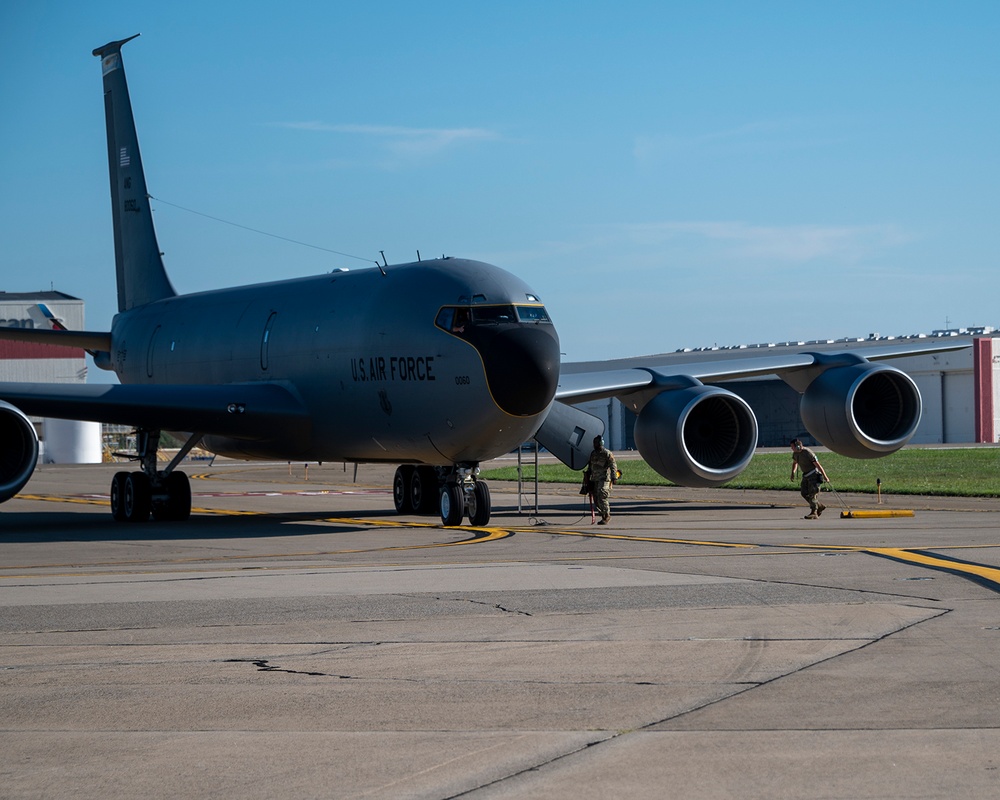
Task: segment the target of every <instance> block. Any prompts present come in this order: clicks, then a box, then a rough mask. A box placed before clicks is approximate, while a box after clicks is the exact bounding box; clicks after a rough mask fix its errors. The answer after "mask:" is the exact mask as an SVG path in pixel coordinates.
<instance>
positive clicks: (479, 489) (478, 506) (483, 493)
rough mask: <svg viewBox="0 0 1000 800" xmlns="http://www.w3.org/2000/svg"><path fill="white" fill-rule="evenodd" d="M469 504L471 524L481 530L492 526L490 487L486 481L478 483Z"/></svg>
mask: <svg viewBox="0 0 1000 800" xmlns="http://www.w3.org/2000/svg"><path fill="white" fill-rule="evenodd" d="M471 499H472V502H471V503H469V524H471V525H472V526H473V527H474V528H481V527H483V526H484V525H489V524H490V512H491V511H492V509H491V508H490V487H489V486H488V485H487V484H486V483H485V482H484V481H476V483H475V486H474V487H473V491H472V498H471Z"/></svg>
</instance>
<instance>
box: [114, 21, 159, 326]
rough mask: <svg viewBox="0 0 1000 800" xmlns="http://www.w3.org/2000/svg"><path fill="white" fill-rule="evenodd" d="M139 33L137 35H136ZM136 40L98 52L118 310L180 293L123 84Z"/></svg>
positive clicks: (129, 39) (125, 40) (115, 43)
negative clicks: (164, 253) (161, 241)
mask: <svg viewBox="0 0 1000 800" xmlns="http://www.w3.org/2000/svg"><path fill="white" fill-rule="evenodd" d="M138 35H139V34H136V36H138ZM134 38H135V36H131V37H129V38H128V39H122V40H121V41H120V42H108V43H107V44H106V45H104V46H103V47H98V48H97V49H96V50H94V55H95V56H98V57H99V58H100V59H101V70H102V71H103V73H104V114H105V119H106V122H107V128H108V169H109V172H110V175H111V214H112V217H113V218H114V223H115V269H116V271H117V276H118V310H119V311H127V310H128V309H130V308H133V307H134V306H140V305H143V304H144V303H151V302H152V301H154V300H160V299H162V298H164V297H173V296H174V295H175V294H176V292H175V291H174V288H173V286H171V285H170V279H169V278H168V277H167V273H166V270H165V269H164V268H163V259H162V258H161V257H160V247H159V245H158V244H157V242H156V231H155V230H154V229H153V216H152V213H151V210H150V207H149V195H148V193H147V192H146V176H145V174H144V173H143V171H142V159H141V158H140V157H139V138H138V136H137V135H136V132H135V119H134V118H133V116H132V103H131V101H130V100H129V96H128V84H127V83H126V82H125V67H124V65H123V64H122V55H121V47H122V45H123V44H125V43H126V42H130V41H132V39H134Z"/></svg>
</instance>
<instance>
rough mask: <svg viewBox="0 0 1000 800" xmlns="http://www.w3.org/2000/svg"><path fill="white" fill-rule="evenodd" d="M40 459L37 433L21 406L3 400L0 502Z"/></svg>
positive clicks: (15, 490)
mask: <svg viewBox="0 0 1000 800" xmlns="http://www.w3.org/2000/svg"><path fill="white" fill-rule="evenodd" d="M37 461H38V434H36V433H35V426H34V425H32V424H31V420H29V419H28V418H27V417H26V416H25V415H24V413H22V411H21V410H20V409H19V408H15V407H14V406H12V405H10V403H5V402H4V401H3V400H0V503H2V502H4V501H6V500H10V498H12V497H13V496H14V495H16V494H17V493H18V492H19V491H21V488H22V487H23V486H24V484H26V483H27V482H28V478H30V477H31V473H32V472H34V471H35V464H36V463H37Z"/></svg>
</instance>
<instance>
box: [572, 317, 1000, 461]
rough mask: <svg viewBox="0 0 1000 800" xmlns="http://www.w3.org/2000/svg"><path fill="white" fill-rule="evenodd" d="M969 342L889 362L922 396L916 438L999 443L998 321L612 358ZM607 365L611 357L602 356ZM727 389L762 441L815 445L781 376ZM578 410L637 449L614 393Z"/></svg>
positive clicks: (615, 442) (654, 360)
mask: <svg viewBox="0 0 1000 800" xmlns="http://www.w3.org/2000/svg"><path fill="white" fill-rule="evenodd" d="M915 340H919V342H920V343H921V344H922V343H936V342H943V343H955V344H968V345H969V347H967V348H966V349H964V350H954V351H950V352H945V353H938V354H928V355H923V356H912V357H908V358H897V359H892V360H890V361H887V362H883V363H888V364H890V365H891V366H894V367H898V368H899V369H901V370H903V371H904V372H905V373H907V374H908V375H909V376H910V377H911V378H913V380H914V381H915V382H916V384H917V388H918V389H919V390H920V394H921V397H922V398H923V416H922V418H921V421H920V425H919V426H918V427H917V431H916V433H915V434H914V436H913V438H912V439H911V440H910V443H911V444H946V443H947V444H950V443H976V442H981V443H996V442H1000V329H997V328H993V327H989V326H987V327H981V328H957V329H949V330H939V331H934V332H933V333H932V334H930V335H929V336H928V335H926V334H915V335H912V336H898V337H897V336H879V335H878V334H875V333H873V334H870V335H869V336H867V337H865V338H863V339H862V338H857V339H836V340H834V339H823V340H819V341H816V340H814V341H808V342H782V343H780V344H773V343H769V344H751V345H736V346H733V347H711V348H698V349H695V350H680V351H677V352H674V353H664V354H661V355H653V356H642V357H639V358H627V359H621V360H619V361H615V362H613V363H614V365H615V367H616V368H620V369H628V368H630V367H643V366H648V367H652V366H657V365H659V366H663V365H669V366H680V365H683V364H685V363H691V362H705V361H712V360H715V359H719V360H722V359H725V360H730V359H737V358H749V357H752V356H759V355H764V354H767V355H781V354H783V353H788V352H803V351H807V352H836V351H838V350H845V349H852V350H857V351H859V352H860V353H861V354H862V355H863V354H864V350H865V348H866V347H874V346H877V345H878V346H880V345H885V344H886V343H887V342H893V341H898V342H900V343H901V344H902V343H910V344H912V343H914V341H915ZM597 366H598V364H597V362H580V363H574V364H564V365H563V372H565V373H573V372H586V371H588V370H591V369H595V368H596V367H597ZM603 366H604V367H605V368H606V367H607V362H603ZM722 385H724V386H725V388H727V389H729V390H730V391H732V392H734V393H736V394H738V395H740V396H741V397H742V398H743V399H744V400H746V401H747V403H749V404H750V407H751V408H752V409H753V411H754V414H755V415H756V417H757V424H758V427H759V438H758V446H759V447H785V446H787V444H788V441H789V439H792V438H794V437H798V438H801V439H802V440H803V441H804V442H806V443H807V444H815V443H816V442H815V440H814V439H813V438H812V437H811V436H809V434H808V432H807V431H806V429H805V426H804V425H803V423H802V417H801V416H800V414H799V397H800V396H799V394H798V392H796V391H795V390H794V389H792V388H791V387H790V386H788V385H787V384H786V383H785V382H784V381H782V380H780V379H779V378H776V377H773V376H771V377H763V378H750V379H745V380H740V381H728V382H726V383H724V384H722ZM580 408H582V409H583V410H585V411H588V412H589V413H591V414H593V415H594V416H596V417H599V418H601V419H603V420H604V423H605V425H606V431H607V432H606V434H605V439H606V441H607V443H608V447H609V448H610V449H612V450H632V449H634V448H635V439H634V438H633V435H632V430H633V428H634V426H635V414H633V413H632V412H631V411H629V410H628V409H627V408H626V407H625V406H624V405H622V403H621V402H620V401H618V400H616V399H614V398H611V399H609V400H596V401H593V402H591V403H585V404H581V405H580Z"/></svg>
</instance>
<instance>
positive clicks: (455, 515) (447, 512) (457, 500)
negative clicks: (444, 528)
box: [440, 483, 465, 525]
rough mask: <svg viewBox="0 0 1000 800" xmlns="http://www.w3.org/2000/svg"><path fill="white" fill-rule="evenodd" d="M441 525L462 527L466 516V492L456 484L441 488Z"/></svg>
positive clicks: (448, 484) (447, 484)
mask: <svg viewBox="0 0 1000 800" xmlns="http://www.w3.org/2000/svg"><path fill="white" fill-rule="evenodd" d="M440 509H441V523H442V524H443V525H461V524H462V517H463V516H464V515H465V492H464V491H463V490H462V487H461V486H459V485H458V484H456V483H446V484H445V485H444V486H442V487H441V504H440Z"/></svg>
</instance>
